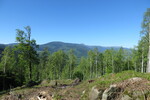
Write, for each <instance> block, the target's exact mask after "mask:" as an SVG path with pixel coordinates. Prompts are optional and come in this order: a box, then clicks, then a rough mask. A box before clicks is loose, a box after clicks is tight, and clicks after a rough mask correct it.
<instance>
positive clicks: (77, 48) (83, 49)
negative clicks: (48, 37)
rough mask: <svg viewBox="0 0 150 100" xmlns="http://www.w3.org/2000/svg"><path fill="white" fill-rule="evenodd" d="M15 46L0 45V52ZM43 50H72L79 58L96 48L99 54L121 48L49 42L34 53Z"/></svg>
mask: <svg viewBox="0 0 150 100" xmlns="http://www.w3.org/2000/svg"><path fill="white" fill-rule="evenodd" d="M15 45H17V43H11V44H1V45H0V48H2V50H4V48H5V47H7V46H11V47H13V46H15ZM45 48H47V49H48V51H49V52H50V53H54V52H57V51H59V50H62V51H64V52H65V53H67V52H69V50H70V49H73V50H74V54H75V55H76V56H77V57H78V58H81V57H82V56H84V57H87V54H88V51H89V50H94V49H95V48H97V50H98V51H99V52H104V51H105V50H108V49H114V50H119V49H120V48H121V47H115V46H112V47H104V46H88V45H84V44H75V43H64V42H49V43H46V44H41V45H39V47H38V48H36V51H37V52H42V51H43V50H44V49H45ZM123 49H125V50H130V49H129V48H123Z"/></svg>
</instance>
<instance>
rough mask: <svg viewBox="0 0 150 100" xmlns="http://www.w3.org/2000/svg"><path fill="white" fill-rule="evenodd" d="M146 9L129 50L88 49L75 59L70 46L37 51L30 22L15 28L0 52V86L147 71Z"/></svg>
mask: <svg viewBox="0 0 150 100" xmlns="http://www.w3.org/2000/svg"><path fill="white" fill-rule="evenodd" d="M149 23H150V9H147V11H146V12H145V14H144V18H143V22H142V31H141V39H140V40H139V43H138V45H137V46H136V47H134V48H133V49H130V50H125V49H123V48H120V49H119V50H114V49H113V48H112V49H109V50H106V51H105V52H99V51H98V49H97V48H95V49H94V50H90V51H89V52H88V55H87V57H81V58H80V59H78V58H77V57H76V56H75V54H74V50H73V49H71V50H69V51H68V52H64V51H63V50H58V51H57V52H54V53H50V52H49V51H48V48H45V49H44V50H43V51H41V52H37V51H36V48H38V45H37V44H36V40H34V39H31V28H30V26H27V27H25V30H20V29H17V30H16V33H17V34H16V41H17V42H18V45H15V46H14V47H9V46H8V47H6V48H5V49H4V51H3V52H2V54H1V56H0V80H2V81H0V90H6V89H9V88H10V87H12V86H13V87H16V86H22V85H25V84H27V83H29V82H30V81H35V82H39V81H42V80H45V79H46V80H61V79H74V78H76V77H78V78H80V79H82V80H87V79H91V78H96V77H100V76H103V75H105V74H107V73H118V72H121V71H125V70H134V71H137V72H142V73H145V72H148V68H149V66H148V61H149V59H148V56H149V54H148V51H149V30H150V28H149V26H148V25H149Z"/></svg>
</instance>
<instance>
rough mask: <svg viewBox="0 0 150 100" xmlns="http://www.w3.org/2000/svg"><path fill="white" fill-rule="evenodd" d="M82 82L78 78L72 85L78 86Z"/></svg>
mask: <svg viewBox="0 0 150 100" xmlns="http://www.w3.org/2000/svg"><path fill="white" fill-rule="evenodd" d="M80 82H81V80H80V79H79V78H76V79H75V80H74V82H73V83H72V86H75V85H78V84H79V83H80Z"/></svg>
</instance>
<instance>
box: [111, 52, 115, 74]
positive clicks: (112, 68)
mask: <svg viewBox="0 0 150 100" xmlns="http://www.w3.org/2000/svg"><path fill="white" fill-rule="evenodd" d="M111 63H112V73H114V72H115V71H114V70H115V68H114V57H113V55H112V62H111Z"/></svg>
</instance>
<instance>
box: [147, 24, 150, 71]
mask: <svg viewBox="0 0 150 100" xmlns="http://www.w3.org/2000/svg"><path fill="white" fill-rule="evenodd" d="M148 34H149V44H148V46H149V50H148V62H147V73H150V23H149V33H148Z"/></svg>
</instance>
